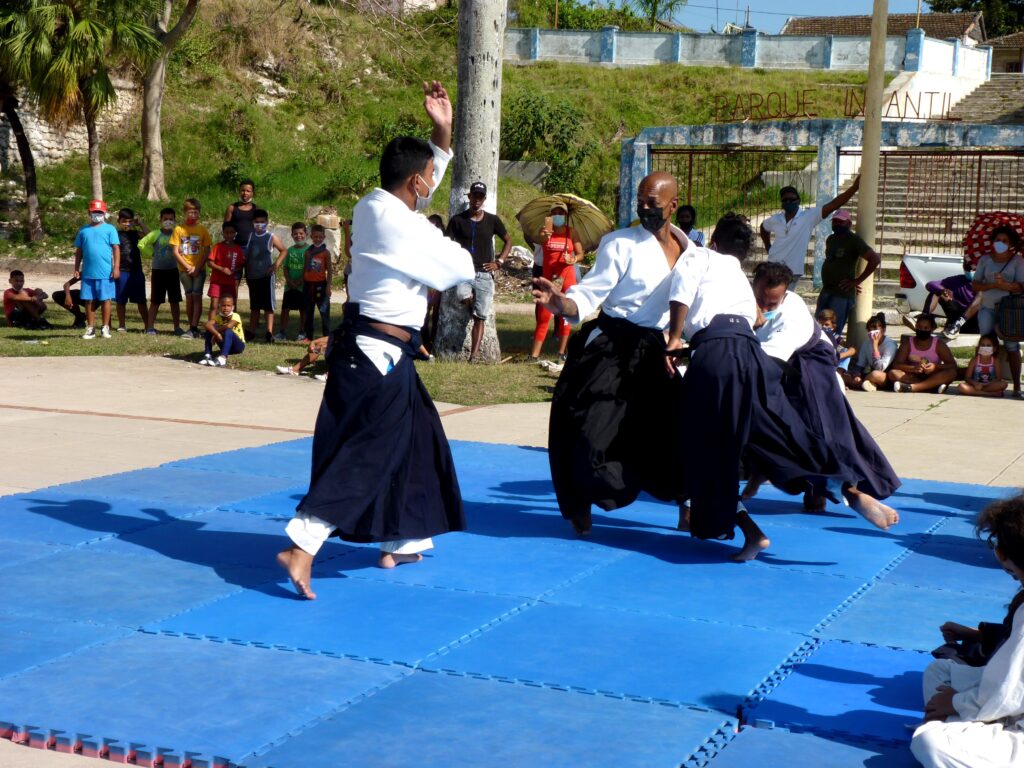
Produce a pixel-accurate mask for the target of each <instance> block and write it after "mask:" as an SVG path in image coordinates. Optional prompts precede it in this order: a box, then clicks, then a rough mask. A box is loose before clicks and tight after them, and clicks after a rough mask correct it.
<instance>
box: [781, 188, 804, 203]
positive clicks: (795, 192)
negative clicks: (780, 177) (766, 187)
mask: <svg viewBox="0 0 1024 768" xmlns="http://www.w3.org/2000/svg"><path fill="white" fill-rule="evenodd" d="M787 192H792V193H793V194H794V195H796V199H797V200H799V199H800V190H799V189H797V188H796V187H794V186H792V185H789V186H785V187H783V188H782V189H780V190H779V197H780V198H781V197H782V196H783V195H785V194H786V193H787Z"/></svg>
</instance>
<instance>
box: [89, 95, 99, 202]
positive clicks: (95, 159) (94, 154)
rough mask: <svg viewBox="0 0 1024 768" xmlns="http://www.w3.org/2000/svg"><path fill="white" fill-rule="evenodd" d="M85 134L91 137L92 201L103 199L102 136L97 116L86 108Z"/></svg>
mask: <svg viewBox="0 0 1024 768" xmlns="http://www.w3.org/2000/svg"><path fill="white" fill-rule="evenodd" d="M85 133H86V135H87V136H88V137H89V173H90V174H91V176H92V199H93V200H102V199H103V165H102V164H101V163H100V134H99V131H97V130H96V114H95V113H94V112H93V111H92V110H91V109H89V108H88V107H86V109H85Z"/></svg>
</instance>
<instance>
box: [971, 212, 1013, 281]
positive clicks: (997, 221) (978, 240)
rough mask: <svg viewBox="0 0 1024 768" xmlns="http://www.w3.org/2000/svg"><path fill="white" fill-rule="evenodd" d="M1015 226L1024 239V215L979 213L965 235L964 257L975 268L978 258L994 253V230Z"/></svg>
mask: <svg viewBox="0 0 1024 768" xmlns="http://www.w3.org/2000/svg"><path fill="white" fill-rule="evenodd" d="M1005 226H1010V227H1013V229H1015V230H1016V231H1017V234H1018V235H1020V238H1021V240H1022V241H1024V216H1022V215H1021V214H1019V213H1007V212H1006V211H989V212H988V213H981V214H978V218H976V219H975V220H974V223H973V224H971V226H970V227H968V229H967V234H965V235H964V258H965V259H967V260H968V261H970V263H971V268H972V269H973V268H974V267H975V266H976V265H977V264H978V259H980V258H981V257H982V256H984V255H985V254H987V253H992V230H993V229H996V228H997V227H1005Z"/></svg>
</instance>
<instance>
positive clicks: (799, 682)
mask: <svg viewBox="0 0 1024 768" xmlns="http://www.w3.org/2000/svg"><path fill="white" fill-rule="evenodd" d="M931 660H932V657H931V656H929V655H927V654H923V653H914V652H912V651H897V650H893V649H890V648H872V647H868V646H864V645H854V644H851V643H840V642H835V641H830V642H825V643H823V644H822V646H821V647H820V648H818V649H817V650H816V651H815V652H814V653H813V654H811V655H810V656H809V657H808V658H807V659H805V660H804V661H802V662H801V663H799V664H798V665H796V666H795V667H794V669H793V671H792V673H791V674H790V675H789V677H787V678H786V679H785V680H783V681H782V683H781V684H780V685H779V686H778V687H777V688H776V689H775V690H774V691H772V692H771V693H770V695H769V696H768V698H767V700H765V701H763V702H761V703H759V704H758V705H757V706H756V707H755V708H753V709H752V710H751V711H750V712H749V714H748V717H750V718H759V719H767V720H772V721H774V722H775V723H776V725H780V726H782V727H784V728H790V729H798V730H807V731H810V732H812V733H824V734H829V733H843V734H849V735H851V736H854V737H857V738H861V739H872V740H881V741H889V742H893V743H902V742H909V741H910V731H909V730H907V725H914V724H920V722H921V718H922V710H923V708H924V702H923V701H922V693H921V673H922V672H923V671H924V668H925V667H926V666H927V665H928V663H929V662H930V661H931Z"/></svg>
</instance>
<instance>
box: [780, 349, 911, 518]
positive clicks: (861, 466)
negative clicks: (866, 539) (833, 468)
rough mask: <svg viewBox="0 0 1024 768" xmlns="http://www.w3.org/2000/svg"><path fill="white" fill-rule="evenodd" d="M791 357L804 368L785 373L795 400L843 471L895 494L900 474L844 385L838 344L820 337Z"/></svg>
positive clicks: (873, 491)
mask: <svg viewBox="0 0 1024 768" xmlns="http://www.w3.org/2000/svg"><path fill="white" fill-rule="evenodd" d="M789 362H790V365H792V366H793V368H795V369H796V373H797V374H798V375H797V376H795V377H786V378H785V379H784V385H785V389H786V394H787V396H788V397H789V401H790V403H791V404H792V406H793V408H794V409H795V410H796V411H797V412H798V413H799V414H800V415H801V416H802V417H803V419H804V421H805V423H806V424H807V426H808V427H809V428H810V429H811V430H812V431H814V432H815V433H817V434H819V435H821V436H822V437H824V438H825V441H826V442H827V443H828V445H829V446H830V447H831V449H832V452H833V453H834V454H835V456H836V459H837V460H838V461H839V464H840V467H841V471H842V473H843V474H844V475H845V476H847V477H851V478H853V480H854V482H855V483H856V485H857V488H858V490H861V491H864V492H865V493H868V494H870V495H871V496H874V497H875V498H876V499H885V498H888V497H889V496H891V495H892V494H893V493H894V492H895V491H896V489H897V488H899V487H900V485H901V483H900V479H899V478H898V477H897V476H896V472H895V470H894V469H893V468H892V465H891V464H889V460H888V459H886V458H885V454H884V453H882V449H881V448H879V447H878V443H876V442H875V440H874V438H872V437H871V435H870V434H868V431H867V430H866V429H865V428H864V425H863V424H861V423H860V420H859V419H858V418H857V416H856V414H854V412H853V408H851V407H850V403H849V401H848V400H847V399H846V396H845V395H844V394H843V391H842V389H840V385H839V382H838V381H837V380H836V374H835V370H836V353H835V348H834V347H833V346H832V345H831V344H829V343H828V342H826V341H823V340H820V341H819V342H818V343H816V344H811V345H808V346H807V347H805V348H802V349H799V350H797V351H796V353H795V354H794V355H793V357H791V358H790V360H789Z"/></svg>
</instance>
